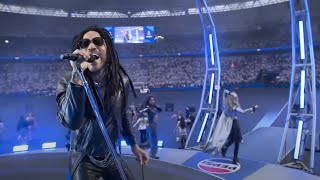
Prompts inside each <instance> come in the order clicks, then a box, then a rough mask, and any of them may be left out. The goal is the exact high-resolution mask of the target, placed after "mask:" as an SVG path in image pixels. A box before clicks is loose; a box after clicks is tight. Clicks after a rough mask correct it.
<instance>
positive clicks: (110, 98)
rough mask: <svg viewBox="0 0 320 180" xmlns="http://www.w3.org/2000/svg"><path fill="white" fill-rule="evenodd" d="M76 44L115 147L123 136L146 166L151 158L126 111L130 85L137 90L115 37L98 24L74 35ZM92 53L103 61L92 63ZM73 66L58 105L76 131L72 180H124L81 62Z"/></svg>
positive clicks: (59, 92) (59, 93) (66, 123)
mask: <svg viewBox="0 0 320 180" xmlns="http://www.w3.org/2000/svg"><path fill="white" fill-rule="evenodd" d="M74 43H75V44H74V46H73V47H74V48H76V49H75V51H74V52H73V54H76V55H81V56H83V58H84V59H85V61H83V62H81V64H80V66H81V68H82V70H83V71H84V75H85V77H86V79H87V81H88V84H89V88H90V89H91V90H92V92H93V96H94V98H95V100H96V102H97V105H98V107H99V112H100V114H101V117H102V119H103V123H104V125H105V127H106V130H107V133H108V134H109V137H110V139H111V141H112V144H113V146H114V147H115V144H116V141H117V140H118V139H119V138H120V135H122V136H123V137H124V138H125V140H126V141H127V143H128V144H129V145H130V146H131V151H132V152H133V153H134V154H135V155H136V156H137V157H138V159H139V160H140V163H141V164H142V165H144V164H146V162H147V160H148V157H147V156H146V153H145V152H144V150H142V149H141V148H140V147H139V146H138V145H137V143H136V138H135V136H134V132H133V130H132V124H131V120H130V118H129V112H128V109H127V107H128V96H129V93H128V91H129V89H130V86H131V88H133V86H132V83H131V81H130V79H129V76H128V75H127V73H126V72H125V70H124V69H123V68H122V67H121V65H120V63H119V58H118V55H117V52H116V50H115V48H114V44H113V41H112V38H111V36H110V34H109V33H108V31H107V30H105V29H103V28H100V27H97V26H93V27H89V28H87V29H85V30H83V31H82V32H81V33H80V34H79V35H77V36H75V38H74ZM90 55H95V56H97V57H98V58H97V59H96V60H95V61H94V62H88V59H89V57H90ZM70 63H71V66H72V69H73V70H72V73H71V75H68V76H66V77H63V78H62V79H61V80H60V81H59V83H58V88H57V94H56V101H57V103H58V106H59V109H58V113H57V117H58V119H59V121H60V122H61V123H62V124H63V125H64V126H65V127H67V128H69V129H70V130H71V144H70V173H71V179H77V180H98V179H99V178H100V177H102V178H103V179H121V175H120V173H119V171H118V169H117V165H116V162H115V160H114V159H113V158H112V156H111V149H109V148H108V146H107V143H106V142H105V140H104V137H103V134H102V132H101V130H100V128H99V124H98V121H97V120H96V117H95V115H94V112H93V110H92V108H91V106H90V103H89V100H88V98H87V97H86V93H85V89H84V87H83V85H82V81H81V79H80V77H79V74H78V72H77V65H76V62H73V61H70ZM116 158H119V160H120V162H121V165H122V167H123V169H124V172H125V175H126V176H127V179H134V177H133V175H132V173H131V172H130V171H129V168H128V167H127V165H126V164H125V163H124V161H123V160H122V159H121V157H120V156H117V157H116Z"/></svg>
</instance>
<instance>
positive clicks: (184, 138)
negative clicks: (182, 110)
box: [180, 135, 187, 149]
mask: <svg viewBox="0 0 320 180" xmlns="http://www.w3.org/2000/svg"><path fill="white" fill-rule="evenodd" d="M186 141H187V135H181V136H180V142H181V148H182V149H184V146H185V145H186Z"/></svg>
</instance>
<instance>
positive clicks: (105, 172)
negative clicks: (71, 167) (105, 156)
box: [71, 156, 134, 180]
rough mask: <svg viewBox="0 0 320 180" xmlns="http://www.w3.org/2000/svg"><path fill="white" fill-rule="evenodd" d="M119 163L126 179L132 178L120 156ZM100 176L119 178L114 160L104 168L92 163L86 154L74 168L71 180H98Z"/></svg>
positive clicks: (116, 179) (119, 179)
mask: <svg viewBox="0 0 320 180" xmlns="http://www.w3.org/2000/svg"><path fill="white" fill-rule="evenodd" d="M120 162H121V165H122V167H123V169H124V172H125V174H126V176H127V179H128V180H134V177H133V175H132V173H131V172H130V170H129V168H128V166H127V165H126V164H125V163H124V161H123V160H122V159H121V158H120ZM100 177H102V178H103V179H104V180H121V176H120V173H119V171H118V169H117V166H116V164H115V161H114V160H112V161H111V163H110V164H109V165H108V166H107V167H104V168H101V167H98V166H96V165H95V164H93V163H92V162H91V161H90V159H89V157H88V156H85V157H84V158H83V159H82V161H81V162H80V164H79V165H78V167H77V168H76V170H75V172H74V175H73V177H72V178H71V179H72V180H98V179H99V178H100Z"/></svg>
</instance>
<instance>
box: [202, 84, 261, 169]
mask: <svg viewBox="0 0 320 180" xmlns="http://www.w3.org/2000/svg"><path fill="white" fill-rule="evenodd" d="M256 108H258V106H257V105H255V106H253V107H252V108H248V109H245V110H243V109H242V108H241V106H240V103H239V98H238V95H237V93H235V92H230V91H228V90H224V92H223V112H222V114H221V116H220V118H219V121H218V123H217V125H216V128H215V131H214V133H213V134H212V136H211V138H210V140H209V143H208V145H207V147H206V151H213V152H215V150H218V151H221V154H222V156H223V157H225V155H226V152H227V149H228V147H229V146H230V145H231V144H233V143H235V148H234V154H233V163H235V164H236V163H239V159H238V151H239V146H240V142H241V139H242V135H241V131H240V126H239V122H238V117H237V114H238V113H247V112H252V113H253V112H255V110H256Z"/></svg>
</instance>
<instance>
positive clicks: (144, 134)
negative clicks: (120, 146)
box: [139, 129, 147, 144]
mask: <svg viewBox="0 0 320 180" xmlns="http://www.w3.org/2000/svg"><path fill="white" fill-rule="evenodd" d="M139 131H140V143H141V144H143V143H145V142H146V141H147V129H143V130H139Z"/></svg>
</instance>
